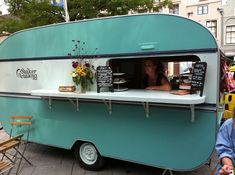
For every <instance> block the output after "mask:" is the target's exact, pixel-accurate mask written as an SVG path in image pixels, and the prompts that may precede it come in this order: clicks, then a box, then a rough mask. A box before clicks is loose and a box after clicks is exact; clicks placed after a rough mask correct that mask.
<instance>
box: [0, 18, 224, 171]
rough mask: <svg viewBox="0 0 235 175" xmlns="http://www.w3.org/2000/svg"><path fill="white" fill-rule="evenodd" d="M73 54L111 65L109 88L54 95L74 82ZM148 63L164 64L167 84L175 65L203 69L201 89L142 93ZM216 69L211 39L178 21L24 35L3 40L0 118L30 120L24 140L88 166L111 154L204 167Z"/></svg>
mask: <svg viewBox="0 0 235 175" xmlns="http://www.w3.org/2000/svg"><path fill="white" fill-rule="evenodd" d="M74 42H78V43H79V44H80V45H78V46H77V45H76V44H75V43H74ZM74 47H75V49H74ZM68 53H70V54H69V55H70V56H68ZM77 58H79V59H81V58H82V59H85V60H89V61H91V62H92V64H93V65H94V66H95V68H97V67H98V66H109V67H111V69H112V73H113V86H114V92H110V91H109V89H107V88H105V87H103V88H101V92H100V93H97V81H96V80H94V84H93V85H92V86H91V87H90V90H89V91H87V92H86V93H80V92H78V91H75V92H60V91H58V88H59V86H71V85H74V82H73V81H72V77H71V74H70V73H71V71H72V70H73V68H72V62H73V61H74V60H77ZM145 58H153V59H156V60H158V61H160V62H162V63H164V65H165V67H166V68H167V70H168V71H167V72H166V74H167V75H169V76H171V77H169V78H172V77H173V76H175V75H179V74H181V66H182V65H183V64H182V63H191V65H192V66H193V65H194V64H195V63H200V62H203V63H206V64H207V69H206V75H205V82H204V83H203V93H202V94H199V92H196V93H193V94H187V95H175V94H172V93H171V91H153V90H145V89H143V88H141V83H142V78H143V68H142V67H143V62H144V59H145ZM177 66H178V67H177ZM172 70H174V71H172ZM219 70H220V52H219V49H218V46H217V43H216V40H215V39H214V37H213V36H212V34H211V33H210V32H209V31H208V30H207V29H206V28H205V27H203V26H202V25H200V24H198V23H197V22H195V21H192V20H190V19H187V18H183V17H180V16H174V15H167V14H141V15H128V16H116V17H108V18H99V19H91V20H82V21H76V22H69V23H61V24H53V25H48V26H42V27H37V28H32V29H27V30H23V31H19V32H16V33H14V34H12V35H10V36H9V37H8V38H7V39H6V40H4V41H3V42H2V43H1V44H0V74H1V79H0V107H1V122H2V126H3V127H4V129H5V130H6V131H7V132H9V131H10V116H12V115H32V116H33V126H32V129H31V131H30V138H29V140H30V141H31V142H35V143H39V144H45V145H50V146H55V147H60V148H64V149H72V150H74V152H75V156H76V158H77V160H78V162H79V163H80V164H81V166H83V167H84V168H86V169H90V170H97V169H99V168H100V167H101V166H102V163H103V160H104V158H105V157H111V158H115V159H120V160H125V161H130V162H135V163H139V164H144V165H148V166H153V167H158V168H163V169H168V170H176V171H189V170H193V169H196V168H198V167H200V166H201V165H203V164H205V163H207V162H208V160H209V159H210V156H211V154H212V152H213V149H214V145H215V141H216V134H217V127H218V118H219V117H220V116H219V112H218V107H219V103H218V101H219V77H220V74H219ZM115 76H117V77H115ZM115 78H118V79H121V80H125V81H123V84H122V86H121V87H122V88H124V89H125V91H122V90H120V89H121V88H120V89H119V91H118V90H117V91H115V88H117V85H116V84H115ZM78 89H79V87H78ZM16 132H20V128H19V131H16ZM15 134H17V133H15Z"/></svg>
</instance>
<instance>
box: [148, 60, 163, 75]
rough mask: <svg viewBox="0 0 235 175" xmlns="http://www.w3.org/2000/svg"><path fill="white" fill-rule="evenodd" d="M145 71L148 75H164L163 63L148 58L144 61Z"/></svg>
mask: <svg viewBox="0 0 235 175" xmlns="http://www.w3.org/2000/svg"><path fill="white" fill-rule="evenodd" d="M144 71H145V73H146V74H147V75H152V74H157V73H163V74H164V66H163V64H162V63H161V62H157V61H156V60H155V59H154V58H147V59H145V60H144Z"/></svg>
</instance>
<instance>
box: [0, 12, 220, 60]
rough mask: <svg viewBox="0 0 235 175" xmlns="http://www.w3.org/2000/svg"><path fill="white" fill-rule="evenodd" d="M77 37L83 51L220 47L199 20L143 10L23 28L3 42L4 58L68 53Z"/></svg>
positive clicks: (0, 56)
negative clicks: (141, 11)
mask: <svg viewBox="0 0 235 175" xmlns="http://www.w3.org/2000/svg"><path fill="white" fill-rule="evenodd" d="M73 39H75V40H77V39H79V40H81V41H82V42H85V45H84V51H82V52H81V54H82V55H106V54H124V55H125V54H134V53H135V54H136V53H140V54H143V53H146V52H156V53H157V52H167V51H185V50H188V51H189V50H200V49H202V50H203V49H217V44H216V41H215V39H214V37H213V36H212V34H211V33H210V32H209V31H208V30H207V29H206V28H205V27H203V26H202V25H200V24H199V23H196V22H195V21H192V20H190V19H187V18H183V17H180V16H173V15H166V14H143V15H132V16H118V17H110V18H100V19H93V20H83V21H78V22H71V23H63V24H55V25H49V26H43V27H38V28H33V29H28V30H24V31H20V32H17V33H15V34H13V35H11V36H10V37H9V38H7V39H6V40H5V41H4V42H2V43H1V44H0V59H21V58H39V57H40V58H41V57H63V56H67V54H68V53H69V52H72V49H73V47H74V43H72V40H73ZM96 48H97V49H98V50H97V51H95V49H96Z"/></svg>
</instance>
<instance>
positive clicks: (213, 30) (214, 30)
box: [206, 20, 217, 38]
mask: <svg viewBox="0 0 235 175" xmlns="http://www.w3.org/2000/svg"><path fill="white" fill-rule="evenodd" d="M206 27H207V28H208V29H209V30H210V31H211V33H212V34H213V35H214V37H215V38H216V37H217V21H216V20H213V21H206Z"/></svg>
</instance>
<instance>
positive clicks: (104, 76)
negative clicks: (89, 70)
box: [96, 66, 113, 93]
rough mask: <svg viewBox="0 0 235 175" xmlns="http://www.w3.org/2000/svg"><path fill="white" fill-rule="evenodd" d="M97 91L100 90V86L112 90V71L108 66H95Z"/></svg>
mask: <svg viewBox="0 0 235 175" xmlns="http://www.w3.org/2000/svg"><path fill="white" fill-rule="evenodd" d="M96 74H97V92H98V93H99V92H100V89H101V88H102V87H108V88H109V90H110V91H111V92H113V71H112V69H111V67H109V66H98V67H97V71H96Z"/></svg>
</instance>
